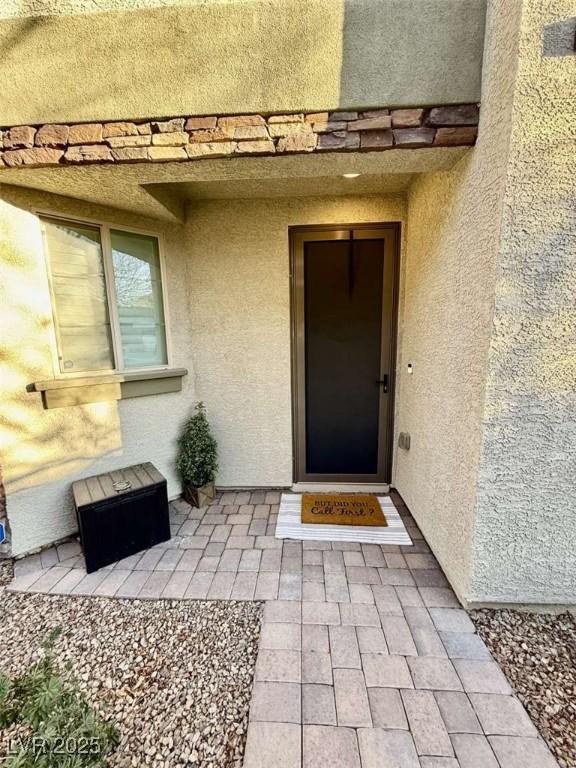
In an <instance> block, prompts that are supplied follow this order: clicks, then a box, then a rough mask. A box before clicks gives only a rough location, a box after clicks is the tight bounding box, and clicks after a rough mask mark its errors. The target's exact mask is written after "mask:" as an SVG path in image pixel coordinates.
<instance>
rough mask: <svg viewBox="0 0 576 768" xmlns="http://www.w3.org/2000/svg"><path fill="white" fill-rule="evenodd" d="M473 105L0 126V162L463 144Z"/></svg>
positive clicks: (472, 130)
mask: <svg viewBox="0 0 576 768" xmlns="http://www.w3.org/2000/svg"><path fill="white" fill-rule="evenodd" d="M478 117H479V105H478V104H460V105H450V106H437V107H426V108H422V107H414V108H411V109H405V108H404V109H393V108H379V109H370V110H363V111H358V112H351V111H340V112H311V113H299V114H274V115H268V116H263V115H220V116H216V115H208V116H198V117H196V116H192V117H175V118H171V119H164V120H149V121H146V122H135V121H122V122H118V121H115V122H106V123H82V124H78V125H55V124H46V125H39V126H30V125H19V126H12V127H7V128H3V129H2V130H0V167H5V168H17V167H34V166H36V167H40V166H55V165H86V164H93V163H138V162H168V161H181V160H182V161H184V160H200V159H203V158H218V157H232V156H246V155H274V154H279V155H284V154H295V153H310V152H353V151H372V152H373V151H382V150H387V149H394V148H397V149H411V148H419V147H454V146H470V145H472V144H474V143H475V141H476V135H477V130H478Z"/></svg>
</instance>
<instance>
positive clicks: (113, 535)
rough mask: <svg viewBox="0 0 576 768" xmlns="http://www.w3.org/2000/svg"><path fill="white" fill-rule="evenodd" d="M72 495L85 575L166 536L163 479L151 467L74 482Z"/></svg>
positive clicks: (165, 505)
mask: <svg viewBox="0 0 576 768" xmlns="http://www.w3.org/2000/svg"><path fill="white" fill-rule="evenodd" d="M72 492H73V494H74V504H75V505H76V514H77V516H78V528H79V529H80V540H81V542H82V549H83V550H84V557H85V559H86V571H87V572H88V573H92V572H93V571H96V570H98V568H102V567H103V566H104V565H109V564H110V563H114V562H116V560H122V558H124V557H128V556H129V555H135V554H136V553H137V552H141V551H142V550H143V549H148V547H152V546H153V545H154V544H159V543H160V542H161V541H168V540H169V538H170V520H169V514H168V491H167V487H166V479H165V478H164V477H163V476H162V475H161V474H160V472H158V470H157V469H156V467H155V466H154V465H153V464H150V463H146V464H136V465H135V466H133V467H126V468H125V469H118V470H116V471H115V472H107V473H105V474H103V475H95V476H94V477H87V478H85V479H84V480H78V481H76V482H75V483H73V484H72Z"/></svg>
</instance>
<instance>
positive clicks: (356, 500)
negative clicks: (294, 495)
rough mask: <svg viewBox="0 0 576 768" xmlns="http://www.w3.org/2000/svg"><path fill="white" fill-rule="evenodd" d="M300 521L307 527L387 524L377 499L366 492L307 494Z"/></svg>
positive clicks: (303, 499)
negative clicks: (311, 525)
mask: <svg viewBox="0 0 576 768" xmlns="http://www.w3.org/2000/svg"><path fill="white" fill-rule="evenodd" d="M301 519H302V522H303V523H305V524H306V525H309V524H311V523H318V524H320V525H363V526H366V525H368V526H379V527H386V526H387V525H388V522H387V521H386V516H385V515H384V512H382V507H381V506H380V504H379V502H378V499H377V497H376V496H373V495H371V494H363V493H354V494H343V493H338V494H328V493H305V494H304V495H303V496H302V518H301Z"/></svg>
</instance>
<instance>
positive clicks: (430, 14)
mask: <svg viewBox="0 0 576 768" xmlns="http://www.w3.org/2000/svg"><path fill="white" fill-rule="evenodd" d="M94 11H98V12H94ZM484 14H485V0H417V2H415V1H414V0H362V2H360V1H359V0H306V2H303V0H276V1H275V2H270V0H228V1H227V2H222V1H221V0H203V1H202V2H199V1H198V0H179V1H178V2H164V1H163V0H157V1H155V2H150V1H149V0H144V1H143V2H142V1H140V0H137V1H136V2H134V1H133V0H106V1H102V2H98V3H94V2H93V0H71V1H70V2H69V1H68V0H63V1H62V2H60V1H59V2H55V1H54V0H51V2H46V3H39V2H37V1H36V0H26V1H25V2H19V1H18V0H9V2H8V3H4V4H2V8H1V9H0V49H1V50H2V51H3V57H2V62H1V63H0V78H1V81H2V83H3V92H2V110H1V112H2V114H1V116H0V124H1V125H18V124H26V123H32V124H37V123H43V122H51V121H53V122H70V121H79V122H89V121H91V120H103V119H108V120H125V119H149V118H153V117H163V116H175V115H184V114H197V115H202V114H214V113H218V114H222V113H231V114H233V113H245V112H267V113H268V112H283V111H286V112H299V111H301V110H308V111H316V110H334V109H337V108H338V107H342V108H352V109H355V108H357V107H358V108H359V107H362V106H364V107H366V108H370V107H375V106H379V105H397V106H411V105H414V104H421V105H426V104H447V103H466V102H475V101H478V96H479V90H480V77H481V65H482V61H481V57H482V38H483V30H484ZM79 52H82V54H81V55H79ZM46 94H50V98H47V97H46Z"/></svg>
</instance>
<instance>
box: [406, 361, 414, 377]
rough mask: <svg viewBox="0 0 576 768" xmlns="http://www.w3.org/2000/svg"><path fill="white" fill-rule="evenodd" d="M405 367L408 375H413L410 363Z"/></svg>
mask: <svg viewBox="0 0 576 768" xmlns="http://www.w3.org/2000/svg"><path fill="white" fill-rule="evenodd" d="M407 367H408V374H409V375H411V374H412V373H413V369H412V363H408V366H407Z"/></svg>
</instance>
